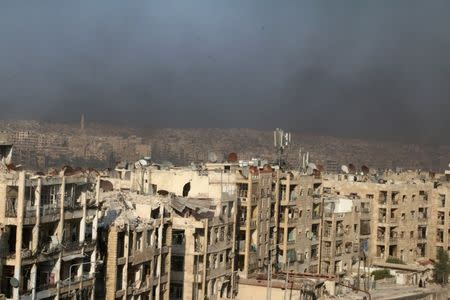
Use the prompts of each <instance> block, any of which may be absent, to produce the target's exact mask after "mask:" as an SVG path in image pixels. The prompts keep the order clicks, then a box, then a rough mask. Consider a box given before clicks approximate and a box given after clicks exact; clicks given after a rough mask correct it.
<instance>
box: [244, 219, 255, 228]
mask: <svg viewBox="0 0 450 300" xmlns="http://www.w3.org/2000/svg"><path fill="white" fill-rule="evenodd" d="M248 223H250V229H255V228H256V220H250V222H248V221H247V220H242V219H241V228H242V227H247V224H248Z"/></svg>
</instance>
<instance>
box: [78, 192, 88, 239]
mask: <svg viewBox="0 0 450 300" xmlns="http://www.w3.org/2000/svg"><path fill="white" fill-rule="evenodd" d="M81 206H82V208H83V217H82V218H81V220H80V232H79V239H78V240H79V241H80V244H82V243H84V240H85V236H86V213H87V207H86V191H83V192H82V193H81Z"/></svg>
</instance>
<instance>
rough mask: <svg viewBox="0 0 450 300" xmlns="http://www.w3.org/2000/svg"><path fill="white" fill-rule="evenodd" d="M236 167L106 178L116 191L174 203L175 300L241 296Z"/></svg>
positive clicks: (157, 169) (148, 170)
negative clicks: (236, 259)
mask: <svg viewBox="0 0 450 300" xmlns="http://www.w3.org/2000/svg"><path fill="white" fill-rule="evenodd" d="M231 168H232V166H231V165H221V164H211V165H209V166H208V169H202V170H200V169H199V170H197V169H192V168H175V167H171V168H163V167H161V166H158V165H152V166H147V167H145V168H144V167H138V168H119V169H117V170H116V171H115V172H114V173H113V174H108V176H106V177H104V180H108V181H110V182H111V183H112V185H113V186H114V188H115V189H116V188H117V187H118V189H121V190H122V191H127V190H131V191H135V192H137V193H139V194H145V195H153V196H160V197H161V196H165V197H167V198H168V199H170V203H171V208H172V220H173V225H172V232H173V236H172V248H173V249H172V264H171V265H172V271H173V272H172V276H171V282H170V290H171V291H170V299H193V297H194V298H195V299H227V298H232V297H233V295H235V294H236V289H237V284H236V278H237V271H236V269H235V264H234V261H235V256H236V253H235V240H236V234H235V233H236V210H237V203H236V178H235V176H236V175H235V173H234V172H232V171H231Z"/></svg>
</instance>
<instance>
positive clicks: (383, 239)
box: [377, 235, 385, 243]
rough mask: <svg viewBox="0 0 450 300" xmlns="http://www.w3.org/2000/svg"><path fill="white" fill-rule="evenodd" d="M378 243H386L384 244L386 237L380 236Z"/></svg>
mask: <svg viewBox="0 0 450 300" xmlns="http://www.w3.org/2000/svg"><path fill="white" fill-rule="evenodd" d="M377 242H382V243H384V242H385V236H384V235H379V236H377Z"/></svg>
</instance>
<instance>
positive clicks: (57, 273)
mask: <svg viewBox="0 0 450 300" xmlns="http://www.w3.org/2000/svg"><path fill="white" fill-rule="evenodd" d="M60 192H61V195H60V199H59V204H60V208H59V214H60V216H59V224H58V241H59V243H62V241H63V239H64V200H65V199H64V198H65V193H66V177H65V176H64V175H63V176H62V180H61V188H60ZM61 263H62V252H61V251H60V252H59V258H58V260H57V261H56V264H55V267H54V268H53V270H54V272H53V273H54V274H55V281H56V282H57V293H56V297H57V299H59V288H60V280H61ZM69 276H70V275H69Z"/></svg>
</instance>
